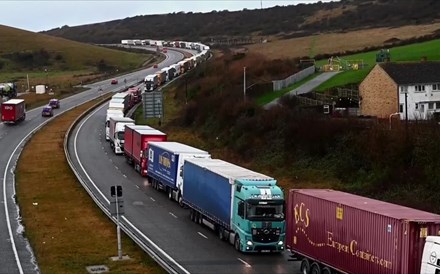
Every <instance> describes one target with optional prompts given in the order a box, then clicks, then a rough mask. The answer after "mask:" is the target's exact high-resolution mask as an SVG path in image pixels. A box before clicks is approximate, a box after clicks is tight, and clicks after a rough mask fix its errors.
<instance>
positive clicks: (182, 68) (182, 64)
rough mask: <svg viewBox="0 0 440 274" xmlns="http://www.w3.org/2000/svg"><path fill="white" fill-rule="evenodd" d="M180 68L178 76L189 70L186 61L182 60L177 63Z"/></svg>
mask: <svg viewBox="0 0 440 274" xmlns="http://www.w3.org/2000/svg"><path fill="white" fill-rule="evenodd" d="M177 64H178V65H179V66H180V74H184V73H185V72H187V71H188V70H189V63H188V61H187V60H183V61H180V62H178V63H177Z"/></svg>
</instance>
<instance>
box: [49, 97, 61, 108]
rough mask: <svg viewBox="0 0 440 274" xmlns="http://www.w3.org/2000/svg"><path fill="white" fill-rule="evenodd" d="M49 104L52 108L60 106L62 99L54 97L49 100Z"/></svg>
mask: <svg viewBox="0 0 440 274" xmlns="http://www.w3.org/2000/svg"><path fill="white" fill-rule="evenodd" d="M49 106H51V107H52V108H60V100H58V99H55V98H52V99H50V100H49Z"/></svg>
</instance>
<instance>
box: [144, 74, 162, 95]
mask: <svg viewBox="0 0 440 274" xmlns="http://www.w3.org/2000/svg"><path fill="white" fill-rule="evenodd" d="M144 83H145V91H146V92H149V91H154V90H155V89H156V88H157V87H158V86H159V77H158V76H157V75H156V74H150V75H147V76H146V77H145V79H144Z"/></svg>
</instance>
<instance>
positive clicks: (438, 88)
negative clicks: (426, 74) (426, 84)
mask: <svg viewBox="0 0 440 274" xmlns="http://www.w3.org/2000/svg"><path fill="white" fill-rule="evenodd" d="M432 91H440V84H433V85H432Z"/></svg>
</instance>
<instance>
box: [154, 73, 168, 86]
mask: <svg viewBox="0 0 440 274" xmlns="http://www.w3.org/2000/svg"><path fill="white" fill-rule="evenodd" d="M156 75H157V79H158V85H159V86H162V85H163V84H165V82H166V81H167V73H166V71H158V72H156Z"/></svg>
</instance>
